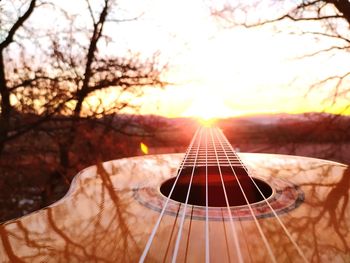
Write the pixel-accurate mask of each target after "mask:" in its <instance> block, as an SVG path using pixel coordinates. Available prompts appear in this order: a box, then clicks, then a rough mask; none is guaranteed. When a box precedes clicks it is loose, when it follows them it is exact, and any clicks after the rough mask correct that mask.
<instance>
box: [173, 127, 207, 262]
mask: <svg viewBox="0 0 350 263" xmlns="http://www.w3.org/2000/svg"><path fill="white" fill-rule="evenodd" d="M202 134H203V132H202V129H201V132H200V133H199V140H198V146H197V150H196V157H195V160H194V164H193V167H192V172H191V178H190V182H189V184H188V189H187V194H186V200H185V204H183V205H184V206H183V208H182V215H181V221H180V226H179V230H178V232H177V237H176V242H175V248H174V252H173V257H172V260H171V262H172V263H175V262H176V258H177V254H178V252H179V247H180V240H181V236H182V229H183V226H184V222H185V216H186V210H187V204H188V199H189V197H190V192H191V186H192V180H193V175H194V171H195V170H196V162H197V158H198V152H199V149H200V146H201V139H202Z"/></svg>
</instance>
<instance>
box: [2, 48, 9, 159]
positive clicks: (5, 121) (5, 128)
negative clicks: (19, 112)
mask: <svg viewBox="0 0 350 263" xmlns="http://www.w3.org/2000/svg"><path fill="white" fill-rule="evenodd" d="M0 95H1V113H0V156H1V154H2V152H3V150H4V147H5V141H6V139H7V137H8V133H9V129H10V114H11V111H12V106H11V103H10V92H9V90H8V87H7V85H6V78H5V65H4V59H3V53H2V50H1V51H0Z"/></svg>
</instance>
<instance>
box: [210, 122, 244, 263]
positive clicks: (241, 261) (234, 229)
mask: <svg viewBox="0 0 350 263" xmlns="http://www.w3.org/2000/svg"><path fill="white" fill-rule="evenodd" d="M209 129H210V136H211V140H212V144H213V148H214V152H215V157H216V161H217V165H218V169H219V174H220V178H221V183H222V189H223V192H224V196H225V201H226V207H227V212H228V213H229V215H230V226H231V232H232V235H233V240H234V244H235V248H236V251H237V257H238V262H240V263H243V262H244V261H243V257H242V253H241V249H240V247H239V243H238V238H237V231H236V227H235V225H234V223H233V217H232V212H231V209H230V204H229V202H228V197H227V193H226V188H225V184H224V179H223V177H222V172H221V167H220V162H219V157H218V154H217V151H216V145H215V143H214V138H213V131H212V129H211V128H209Z"/></svg>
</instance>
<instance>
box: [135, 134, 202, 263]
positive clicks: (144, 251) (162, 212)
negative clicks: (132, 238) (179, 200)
mask: <svg viewBox="0 0 350 263" xmlns="http://www.w3.org/2000/svg"><path fill="white" fill-rule="evenodd" d="M199 130H200V128H198V129H197V130H196V132H195V134H194V136H193V138H192V141H191V143H190V145H189V146H188V149H187V151H186V153H185V157H184V159H183V161H182V163H181V165H180V168H179V169H178V171H177V175H176V178H175V181H174V184H173V186H172V188H171V190H170V192H169V195H168V196H167V198H166V200H165V203H164V205H163V208H162V211H161V213H160V214H159V217H158V219H157V222H156V224H155V225H154V227H153V229H152V232H151V234H150V236H149V238H148V240H147V243H146V246H145V248H144V250H143V252H142V254H141V257H140V259H139V263H142V262H144V261H145V259H146V256H147V254H148V252H149V250H150V248H151V245H152V242H153V239H154V236H155V234H156V232H157V230H158V228H159V225H160V222H161V220H162V218H163V215H164V213H165V209H166V207H167V205H168V203H169V200H170V197H171V195H172V193H173V191H174V189H175V185H176V183H177V181H178V179H179V176H180V173H181V172H182V170H183V167H184V165H185V162H186V160H187V158H188V155H189V153H190V151H191V149H192V147H193V145H194V143H195V141H196V139H197V135H198V133H199Z"/></svg>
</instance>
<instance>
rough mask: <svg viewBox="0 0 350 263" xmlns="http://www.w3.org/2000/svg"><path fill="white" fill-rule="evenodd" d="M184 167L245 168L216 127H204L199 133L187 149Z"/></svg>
mask: <svg viewBox="0 0 350 263" xmlns="http://www.w3.org/2000/svg"><path fill="white" fill-rule="evenodd" d="M183 166H184V167H193V166H196V167H199V166H221V167H223V166H234V167H242V168H244V165H243V164H242V162H241V161H240V159H239V157H238V156H237V154H236V152H235V151H234V149H233V148H232V146H231V145H230V144H229V142H228V140H227V139H226V137H225V135H224V134H223V133H222V132H221V130H219V129H218V128H216V127H214V128H211V127H210V128H207V127H202V128H200V130H199V131H197V133H196V134H195V136H194V138H193V140H192V143H191V144H190V146H189V147H188V149H187V152H186V157H185V158H184V160H183Z"/></svg>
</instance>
